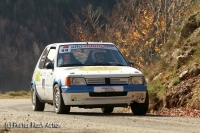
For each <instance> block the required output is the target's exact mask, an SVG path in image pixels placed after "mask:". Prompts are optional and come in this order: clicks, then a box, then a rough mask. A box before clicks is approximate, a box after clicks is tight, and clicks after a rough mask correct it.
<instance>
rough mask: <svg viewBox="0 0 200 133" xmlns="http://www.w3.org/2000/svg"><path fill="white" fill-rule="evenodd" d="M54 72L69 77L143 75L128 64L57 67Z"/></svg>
mask: <svg viewBox="0 0 200 133" xmlns="http://www.w3.org/2000/svg"><path fill="white" fill-rule="evenodd" d="M56 71H57V72H56V73H57V74H59V75H63V76H70V77H77V76H81V77H105V76H108V77H114V76H115V77H116V76H120V77H127V76H136V75H143V74H142V72H141V71H139V70H137V69H135V68H133V67H129V66H80V67H59V68H57V69H56Z"/></svg>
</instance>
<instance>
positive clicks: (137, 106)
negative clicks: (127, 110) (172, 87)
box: [131, 91, 149, 115]
mask: <svg viewBox="0 0 200 133" xmlns="http://www.w3.org/2000/svg"><path fill="white" fill-rule="evenodd" d="M148 108H149V94H148V91H147V92H146V99H145V102H144V103H137V102H134V103H132V104H131V110H132V112H133V114H134V115H145V114H146V113H147V111H148Z"/></svg>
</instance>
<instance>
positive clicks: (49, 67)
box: [45, 62, 54, 69]
mask: <svg viewBox="0 0 200 133" xmlns="http://www.w3.org/2000/svg"><path fill="white" fill-rule="evenodd" d="M45 67H46V68H47V69H54V63H53V62H47V63H46V64H45Z"/></svg>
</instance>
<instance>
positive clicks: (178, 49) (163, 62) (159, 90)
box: [146, 12, 200, 112]
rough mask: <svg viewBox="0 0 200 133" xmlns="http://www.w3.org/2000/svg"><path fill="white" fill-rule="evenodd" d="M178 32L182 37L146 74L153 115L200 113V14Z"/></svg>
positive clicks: (171, 41) (170, 43)
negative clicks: (175, 110) (174, 110)
mask: <svg viewBox="0 0 200 133" xmlns="http://www.w3.org/2000/svg"><path fill="white" fill-rule="evenodd" d="M178 28H179V30H177V31H174V33H175V32H177V33H178V34H176V35H175V34H174V35H172V36H171V38H169V40H168V42H167V43H166V45H165V47H163V49H162V52H161V54H160V60H159V61H158V62H157V63H156V64H155V65H154V66H152V67H151V68H150V69H148V72H146V73H147V76H148V81H149V84H148V88H149V90H150V95H151V106H150V111H152V112H153V111H158V110H159V111H160V110H164V109H166V108H168V109H169V108H184V109H185V110H187V109H198V110H200V57H199V55H200V12H196V13H194V14H191V15H189V16H188V17H187V18H186V19H185V20H184V21H183V22H182V25H181V26H180V27H178ZM178 28H177V29H178ZM152 68H154V69H152ZM150 70H154V71H150Z"/></svg>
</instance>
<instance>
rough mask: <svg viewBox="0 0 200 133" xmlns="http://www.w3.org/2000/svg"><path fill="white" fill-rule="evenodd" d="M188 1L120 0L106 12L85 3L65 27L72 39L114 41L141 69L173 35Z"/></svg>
mask: <svg viewBox="0 0 200 133" xmlns="http://www.w3.org/2000/svg"><path fill="white" fill-rule="evenodd" d="M163 2H165V3H163ZM188 3H189V1H176V2H174V1H167V0H164V1H159V0H156V1H146V0H136V1H133V0H120V1H118V2H117V4H116V5H115V7H114V8H113V10H112V12H111V13H105V12H103V11H102V10H101V8H96V9H94V10H93V8H92V6H91V5H88V6H87V7H85V8H82V14H74V21H72V23H71V25H70V27H69V26H67V25H65V28H66V31H67V32H68V33H69V34H71V35H72V36H73V38H74V41H105V42H113V43H115V44H116V45H117V46H118V47H119V48H120V50H121V51H122V52H123V54H124V55H125V57H126V58H127V59H129V60H132V61H134V63H135V64H136V66H137V67H139V68H140V69H146V67H148V66H149V65H151V64H153V63H155V61H156V56H157V54H158V53H159V52H160V51H161V48H162V46H163V44H165V43H166V42H167V41H166V40H167V39H168V37H169V36H172V34H173V32H172V31H171V29H172V27H178V26H179V25H180V23H179V21H180V19H181V16H180V14H181V15H182V16H184V14H186V13H185V12H186V11H187V7H188V6H189V4H188ZM165 4H167V6H166V5H165ZM182 5H184V6H182ZM83 18H84V20H83ZM170 20H172V21H170ZM64 24H65V22H64ZM174 38H175V37H174ZM169 44H172V43H169Z"/></svg>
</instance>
